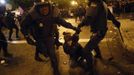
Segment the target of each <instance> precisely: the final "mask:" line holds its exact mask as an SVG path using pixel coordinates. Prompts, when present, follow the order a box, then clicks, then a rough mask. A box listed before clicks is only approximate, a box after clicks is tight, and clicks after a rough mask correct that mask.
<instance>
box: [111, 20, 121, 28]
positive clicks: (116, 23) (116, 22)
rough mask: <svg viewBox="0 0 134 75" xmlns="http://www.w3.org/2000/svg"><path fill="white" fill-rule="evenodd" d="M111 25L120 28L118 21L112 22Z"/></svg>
mask: <svg viewBox="0 0 134 75" xmlns="http://www.w3.org/2000/svg"><path fill="white" fill-rule="evenodd" d="M113 23H114V24H115V26H116V27H117V28H120V25H121V24H120V22H119V21H113Z"/></svg>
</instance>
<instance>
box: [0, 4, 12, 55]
mask: <svg viewBox="0 0 134 75" xmlns="http://www.w3.org/2000/svg"><path fill="white" fill-rule="evenodd" d="M4 11H5V10H4V7H1V6H0V50H1V49H2V50H3V55H4V56H5V57H10V56H12V55H11V54H9V53H8V49H7V47H8V44H7V40H6V37H5V36H4V34H3V33H2V27H5V26H6V25H5V23H4V13H5V12H4Z"/></svg>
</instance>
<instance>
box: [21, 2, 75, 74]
mask: <svg viewBox="0 0 134 75" xmlns="http://www.w3.org/2000/svg"><path fill="white" fill-rule="evenodd" d="M53 10H54V9H53V8H52V5H51V3H49V2H45V3H37V4H36V5H34V6H33V7H32V8H31V10H30V11H29V13H28V14H27V16H26V17H25V18H24V20H23V21H22V23H21V31H22V33H23V34H24V36H25V38H26V40H27V42H28V43H29V44H31V45H36V52H35V59H36V60H38V61H40V60H41V58H40V57H39V54H43V55H44V56H46V57H50V60H51V65H52V67H53V73H54V75H60V73H59V70H58V61H57V58H56V54H55V48H54V37H53V26H54V25H55V24H59V25H62V26H64V27H66V28H70V29H73V30H78V29H77V28H76V27H73V26H72V25H71V24H70V23H68V22H66V21H65V20H64V19H62V18H60V17H58V16H54V13H53ZM30 35H31V36H32V37H33V39H34V40H35V42H34V41H33V40H32V39H31V38H30Z"/></svg>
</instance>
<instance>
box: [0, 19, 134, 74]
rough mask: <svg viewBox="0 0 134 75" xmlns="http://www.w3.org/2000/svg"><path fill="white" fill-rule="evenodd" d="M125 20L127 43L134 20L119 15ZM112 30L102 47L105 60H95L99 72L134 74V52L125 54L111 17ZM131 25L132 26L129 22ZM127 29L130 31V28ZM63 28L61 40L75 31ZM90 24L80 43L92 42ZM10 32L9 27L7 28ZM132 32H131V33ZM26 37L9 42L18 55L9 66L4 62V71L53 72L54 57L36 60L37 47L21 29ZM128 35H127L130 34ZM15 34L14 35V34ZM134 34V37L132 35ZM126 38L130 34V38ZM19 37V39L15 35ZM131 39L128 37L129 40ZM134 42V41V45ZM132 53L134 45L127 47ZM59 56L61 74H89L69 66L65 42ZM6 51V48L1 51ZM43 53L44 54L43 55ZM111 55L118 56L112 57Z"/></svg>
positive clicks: (2, 72) (74, 23)
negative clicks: (65, 33) (51, 61)
mask: <svg viewBox="0 0 134 75" xmlns="http://www.w3.org/2000/svg"><path fill="white" fill-rule="evenodd" d="M66 20H67V21H68V22H71V23H72V24H73V25H74V26H77V25H78V23H76V22H75V20H74V19H66ZM119 20H120V22H121V23H122V26H121V32H122V36H123V39H124V42H125V45H129V44H131V43H126V42H128V41H131V42H132V40H133V38H134V37H132V35H134V34H131V33H132V32H133V30H134V29H133V28H134V27H133V26H132V25H133V23H134V21H131V20H129V19H119ZM108 24H109V25H108V28H109V30H108V32H107V35H106V37H105V38H104V40H102V42H101V43H100V44H99V46H100V48H101V53H102V56H103V58H104V60H98V59H97V60H96V63H95V64H94V67H95V71H96V75H134V60H133V58H134V56H133V55H131V56H126V55H125V56H124V53H125V52H126V48H127V47H126V46H125V47H124V44H122V43H123V42H122V40H121V38H120V36H119V33H118V30H117V29H116V28H115V27H114V26H113V24H112V22H110V21H108ZM127 25H129V26H127ZM126 30H127V32H126ZM59 31H60V41H61V42H64V40H63V35H62V33H63V32H68V31H69V32H71V33H72V34H73V33H74V31H73V30H70V29H66V28H63V27H62V26H61V27H59ZM89 31H90V28H89V27H83V28H82V32H81V33H80V40H79V43H80V44H81V45H82V46H83V47H84V46H85V44H86V43H87V42H88V40H89V37H90V35H91V33H90V32H89ZM128 33H129V36H128ZM5 34H7V31H6V32H5ZM130 34H131V35H130ZM20 35H21V37H22V40H19V41H12V42H9V47H8V49H9V51H10V52H11V53H13V55H14V57H13V58H12V59H10V61H11V62H10V64H9V65H8V66H3V65H0V75H53V74H52V68H51V64H50V61H48V62H37V61H35V60H34V52H35V47H34V46H30V45H28V44H27V43H26V41H25V40H24V38H23V36H22V34H21V33H20ZM126 35H127V36H126ZM14 37H15V36H14V35H13V38H14ZM130 37H131V38H130ZM126 38H129V40H127V39H126ZM14 40H15V39H14ZM126 40H127V41H126ZM133 44H134V43H132V44H131V45H132V47H134V46H133ZM127 50H128V51H130V53H129V54H128V53H127V55H130V54H132V52H133V51H134V49H133V48H131V49H127ZM56 54H57V57H58V59H59V70H60V72H61V75H85V74H84V73H83V70H82V68H80V67H76V68H70V67H69V56H68V55H66V54H65V53H64V51H63V47H62V46H61V47H60V48H59V49H58V50H56ZM0 55H2V52H1V53H0ZM42 57H43V56H42ZM110 57H113V58H114V59H113V60H112V61H110V62H109V61H108V59H109V58H110Z"/></svg>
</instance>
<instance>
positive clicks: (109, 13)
mask: <svg viewBox="0 0 134 75" xmlns="http://www.w3.org/2000/svg"><path fill="white" fill-rule="evenodd" d="M107 18H108V20H111V21H112V22H113V24H114V25H115V26H116V27H117V28H120V22H119V21H117V20H116V19H115V17H114V15H113V14H112V13H111V11H110V10H109V9H108V15H107Z"/></svg>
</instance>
